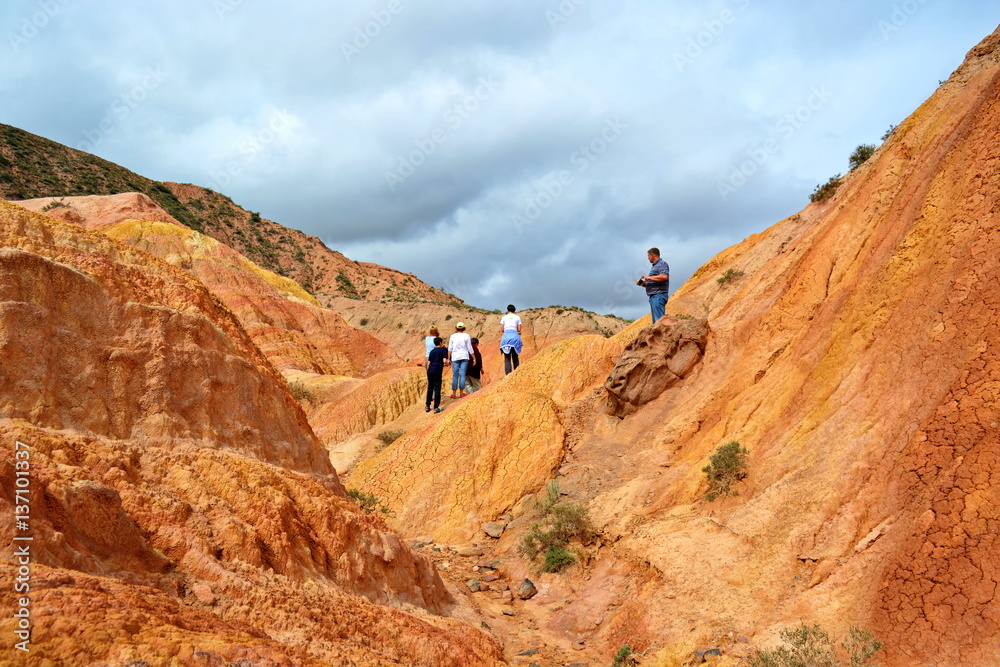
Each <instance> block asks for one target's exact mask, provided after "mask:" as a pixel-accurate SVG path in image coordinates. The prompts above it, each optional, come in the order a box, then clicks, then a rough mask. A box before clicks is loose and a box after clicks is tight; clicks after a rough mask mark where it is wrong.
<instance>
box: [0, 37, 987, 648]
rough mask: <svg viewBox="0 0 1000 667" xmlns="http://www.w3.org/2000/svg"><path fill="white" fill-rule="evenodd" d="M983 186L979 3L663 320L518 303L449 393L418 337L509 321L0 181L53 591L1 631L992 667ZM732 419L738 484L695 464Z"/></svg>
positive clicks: (49, 636)
mask: <svg viewBox="0 0 1000 667" xmlns="http://www.w3.org/2000/svg"><path fill="white" fill-rule="evenodd" d="M18 187H20V188H24V187H26V186H24V185H19V186H18ZM191 187H194V186H191ZM144 192H145V191H144ZM149 192H151V193H152V194H149V193H147V194H149V196H150V197H152V196H153V195H155V194H156V192H157V191H154V190H151V191H149ZM206 196H207V195H206ZM185 201H188V200H185ZM67 202H69V200H67ZM998 202H1000V31H998V32H997V33H994V34H993V35H991V36H990V37H988V38H987V39H985V40H984V41H983V42H982V43H981V44H980V45H979V46H977V47H976V48H975V49H973V50H972V51H971V52H970V53H969V55H968V57H967V59H966V61H965V63H964V64H962V66H961V67H959V69H958V70H956V72H955V73H954V74H953V75H952V76H951V77H950V78H949V80H948V81H947V82H945V83H944V84H942V85H941V86H940V87H939V89H938V90H937V91H936V92H935V94H934V95H933V96H932V97H931V98H930V99H929V100H928V101H927V102H926V103H925V104H924V105H922V106H921V107H920V108H919V109H918V110H917V111H916V112H915V113H914V114H913V115H912V116H910V117H909V118H908V119H906V120H905V121H904V122H903V123H902V124H901V125H900V126H899V127H897V128H896V129H895V131H894V132H893V133H892V135H891V136H890V137H889V138H888V139H887V141H886V142H885V144H884V145H883V146H882V147H881V148H879V149H878V150H877V151H876V152H875V154H874V155H873V156H872V157H871V158H870V159H869V160H868V161H867V162H865V163H864V164H863V165H861V166H860V167H858V168H856V169H855V170H854V171H852V172H851V173H850V174H848V175H847V176H846V177H845V178H843V179H842V180H841V182H840V183H839V187H838V188H837V189H836V191H835V192H834V193H833V194H832V195H831V196H829V197H827V198H826V199H824V200H822V201H817V202H814V203H812V204H810V205H809V206H807V207H806V208H805V209H804V210H803V211H801V212H800V213H799V214H797V215H794V216H792V217H790V218H788V219H786V220H782V221H780V222H779V223H777V224H776V225H774V226H773V227H771V228H770V229H768V230H766V231H764V232H762V233H760V234H758V235H756V236H753V237H750V238H749V239H747V240H746V241H744V242H743V243H741V244H739V245H737V246H734V247H732V248H730V249H728V250H725V251H724V252H722V253H720V254H719V255H718V256H717V257H715V258H714V259H713V260H712V261H710V262H709V263H708V264H706V265H705V266H704V267H702V269H701V270H700V271H699V272H698V273H697V274H696V275H695V276H694V277H693V278H692V279H691V280H690V281H688V283H686V284H685V285H684V286H683V287H682V288H681V289H680V290H679V291H678V292H677V293H676V295H674V296H673V297H672V298H671V301H670V303H669V304H668V308H667V313H668V315H669V316H668V317H666V318H663V319H662V320H660V321H659V322H658V323H656V324H655V325H653V326H650V322H649V320H648V319H646V318H644V319H643V320H640V321H638V322H636V323H634V324H632V325H631V326H629V327H627V328H624V329H623V328H622V327H621V325H615V326H614V327H611V323H603V322H601V321H598V320H595V322H594V323H587V322H586V321H585V320H587V319H594V318H587V316H586V315H579V314H576V313H575V312H573V313H571V314H570V315H566V313H565V310H566V309H563V310H564V313H556V312H546V313H540V312H539V313H526V314H525V315H526V318H525V319H526V320H527V321H528V322H531V326H532V330H531V333H530V335H531V336H533V337H534V338H535V339H536V340H541V341H543V342H542V343H540V344H538V345H537V347H536V348H535V349H534V350H533V351H532V354H531V355H526V357H528V358H527V359H526V361H525V362H524V364H523V365H522V366H521V368H520V369H518V370H517V371H516V372H515V373H514V374H512V375H510V376H507V377H503V376H502V375H501V374H500V373H499V372H498V365H499V362H500V360H499V359H497V358H496V357H493V358H492V359H491V360H490V363H491V364H492V368H493V370H494V376H493V377H492V378H491V379H492V380H493V381H492V382H490V383H488V384H487V386H486V387H485V388H484V390H483V391H482V392H480V393H477V394H474V395H472V396H469V397H466V398H463V399H460V400H457V401H454V402H452V401H450V400H448V399H446V410H445V412H444V414H441V415H434V414H430V415H428V414H426V413H424V411H423V408H422V406H421V405H420V402H421V398H422V392H423V383H422V377H421V376H422V370H421V369H420V368H418V367H416V365H415V363H414V361H415V360H416V361H419V356H420V344H421V340H422V337H423V334H424V331H423V329H425V328H427V327H428V326H429V325H430V324H432V323H434V324H437V325H438V326H439V328H441V329H442V333H448V332H449V330H450V326H451V325H453V321H457V319H459V318H461V319H462V320H463V321H465V322H466V323H467V324H468V325H469V327H470V330H471V331H472V332H473V335H475V334H477V333H480V332H482V333H483V336H482V337H483V338H487V340H489V338H488V337H489V336H490V335H491V334H490V328H491V326H492V325H493V323H494V322H493V320H494V318H496V317H498V316H497V314H495V313H486V312H479V311H476V312H473V311H471V310H470V309H468V308H464V307H460V305H461V304H459V305H454V304H448V303H447V302H439V304H444V305H436V306H433V308H434V310H428V311H427V312H419V313H418V315H414V323H413V324H408V321H403V320H402V319H400V316H399V315H398V313H397V312H396V311H398V310H399V309H400V308H401V307H402V306H400V305H399V304H398V303H380V304H367V303H364V302H363V301H359V300H352V301H351V302H350V303H348V302H347V300H345V299H338V298H337V297H336V295H333V294H331V293H321V292H320V291H319V290H313V291H312V292H309V291H306V290H305V289H303V288H302V287H300V285H301V283H293V282H291V281H286V280H285V279H282V278H281V277H280V276H279V275H277V274H276V273H271V272H269V271H268V270H266V269H265V268H263V267H262V266H261V263H260V262H256V261H251V260H252V259H253V258H252V257H250V258H249V259H248V257H249V254H248V253H246V252H243V253H242V254H240V253H241V252H242V250H243V248H235V249H231V248H230V247H229V244H228V243H225V240H222V242H220V240H219V239H218V238H216V239H215V240H213V239H210V238H208V237H206V236H203V235H201V234H199V233H197V232H196V231H194V230H192V229H190V228H187V229H186V228H184V227H182V226H177V225H175V224H173V222H172V221H171V220H167V219H163V218H162V217H159V214H155V215H154V213H156V212H155V211H153V210H152V209H151V208H150V207H149V206H148V203H147V202H143V201H141V200H131V201H126V202H118V203H117V204H115V205H116V206H117V205H120V207H124V208H128V207H129V206H131V207H134V209H135V214H136V217H142V218H147V220H146V221H136V220H132V219H131V215H132V214H131V213H125V217H121V216H118V217H116V215H117V214H114V211H112V210H111V207H105V208H102V207H98V208H97V209H95V210H94V211H92V212H90V213H87V214H86V215H85V214H84V213H86V211H84V208H83V207H77V210H78V218H74V217H73V216H69V217H67V220H69V222H59V221H55V220H53V219H51V218H46V217H43V216H42V215H39V214H36V213H31V212H28V211H26V210H25V209H23V208H20V207H17V206H13V205H9V204H0V233H2V235H3V238H2V241H3V243H2V245H3V246H4V249H3V250H2V251H0V253H2V255H0V273H2V275H3V279H2V280H0V290H2V292H0V318H2V320H0V333H2V338H0V364H2V366H0V369H2V372H3V377H4V382H3V383H2V385H0V432H2V433H3V437H2V440H3V441H4V442H6V443H8V445H10V446H5V447H4V448H3V449H2V451H3V454H2V455H0V458H2V460H3V461H4V463H2V464H0V478H2V484H0V489H2V494H0V498H2V499H3V503H4V504H6V505H7V506H8V507H7V508H6V510H4V511H3V513H2V516H3V517H4V519H3V521H0V530H4V531H7V533H6V534H7V535H15V534H17V533H16V531H17V528H16V526H15V524H14V518H13V517H14V504H15V503H16V502H17V500H16V497H15V494H14V492H13V489H14V488H15V480H16V472H17V468H16V464H17V460H16V458H15V450H14V448H13V446H12V444H11V443H13V442H14V441H16V440H19V441H22V442H25V443H27V444H28V446H29V451H30V470H31V485H32V486H31V491H32V493H33V494H35V495H33V496H30V499H31V503H32V504H31V515H30V526H31V531H32V536H33V537H34V538H35V539H34V541H33V542H32V549H33V551H32V553H33V561H32V563H33V564H32V571H31V586H32V588H31V613H32V614H33V615H34V618H36V619H38V622H37V624H36V625H35V626H34V627H35V633H34V635H33V637H32V652H31V653H30V654H29V655H27V656H23V655H20V654H18V655H16V656H14V650H15V649H13V648H12V646H11V644H10V643H8V644H5V645H3V646H2V647H0V652H2V653H0V656H2V657H3V660H4V661H9V660H13V659H14V658H15V657H16V658H17V659H20V660H22V661H27V664H39V665H41V664H106V665H113V664H128V663H129V662H132V661H147V662H148V663H149V664H183V665H189V664H190V665H197V664H231V663H237V664H239V662H240V661H245V662H247V663H249V664H279V665H280V664H286V665H308V664H358V665H366V664H371V665H391V664H422V665H451V664H453V665H466V664H468V665H476V664H499V663H502V662H503V661H506V662H508V663H513V664H530V663H531V662H534V663H536V664H539V665H543V664H544V665H550V664H551V665H566V664H573V663H578V664H579V663H588V664H610V662H611V661H612V656H613V655H614V654H615V652H616V651H617V650H618V649H619V648H621V647H622V646H623V645H626V644H627V645H628V646H629V647H630V648H631V649H633V650H634V651H636V652H637V653H638V654H640V657H641V664H642V665H644V666H646V665H657V666H660V667H679V666H680V665H684V664H695V663H698V662H701V661H708V662H711V663H713V664H716V665H738V664H744V660H745V659H746V658H747V657H749V656H750V655H752V653H753V651H754V650H755V649H758V648H766V647H770V646H775V645H777V643H778V642H779V632H780V631H781V630H783V629H788V628H794V627H797V626H798V625H800V624H801V623H808V624H812V623H819V624H820V625H821V626H822V627H823V628H824V629H826V630H827V631H828V632H830V634H831V635H833V636H834V637H836V638H838V639H839V638H841V637H844V636H845V635H846V634H847V632H848V629H849V628H850V627H851V626H857V627H860V628H864V629H867V630H869V631H871V632H872V633H874V634H875V635H876V636H877V637H879V638H880V639H881V640H882V641H883V642H884V643H885V646H884V648H883V649H882V650H881V651H880V652H879V654H878V655H877V658H878V659H879V660H880V661H881V662H882V663H883V664H885V665H889V666H892V667H903V666H908V665H916V664H921V665H923V664H935V665H939V666H941V665H945V666H951V665H956V666H957V665H991V664H997V658H996V656H998V655H1000V627H998V624H1000V611H998V610H1000V606H998V604H997V602H996V591H997V584H998V581H1000V573H998V572H997V560H998V558H1000V557H998V556H997V554H998V553H1000V549H998V547H1000V544H998V538H997V530H998V526H1000V509H998V508H1000V498H998V492H997V488H1000V487H998V485H997V484H995V483H994V481H995V478H996V477H997V476H998V475H1000V363H998V359H997V352H996V350H997V349H1000V333H998V328H997V318H998V313H1000V282H998V280H997V276H998V274H1000V204H998ZM203 203H204V202H203ZM70 205H71V206H75V204H72V203H71V202H70ZM45 206H46V204H42V205H41V207H42V208H44V207H45ZM58 208H60V207H56V209H58ZM124 208H123V209H122V210H123V211H124ZM140 209H142V211H144V212H140ZM54 211H55V209H52V208H50V209H49V210H48V211H45V212H46V213H49V214H51V213H53V212H54ZM79 211H84V212H83V213H79ZM100 211H104V213H100V215H101V216H103V218H102V220H103V221H102V222H100V223H94V224H91V223H90V222H88V220H89V219H90V216H92V217H93V219H95V220H96V219H97V218H98V217H100V216H98V215H97V213H99V212H100ZM174 219H175V220H176V218H174ZM254 224H256V223H254ZM81 225H82V226H96V227H99V229H100V231H96V230H88V229H84V228H83V227H82V226H81ZM189 227H190V226H189ZM122 241H124V243H123V242H122ZM143 250H145V251H148V252H143ZM237 251H240V252H237ZM154 255H156V256H155V257H154ZM265 263H266V262H265ZM340 296H341V297H343V296H344V295H343V294H341V295H340ZM359 296H362V295H360V294H359ZM320 302H321V303H322V304H324V305H325V306H326V307H327V308H330V307H332V308H333V310H334V311H337V312H340V313H343V314H344V317H345V318H346V320H347V322H346V323H345V322H344V321H343V320H341V319H339V316H337V315H336V313H335V312H332V311H329V310H326V309H324V308H322V307H321V305H320ZM400 303H401V302H400ZM503 305H505V304H499V306H500V307H502V306H503ZM570 310H572V309H570ZM416 311H417V309H416V308H414V312H416ZM448 315H452V317H451V318H450V319H449V318H448V317H447V316H448ZM476 317H478V318H479V319H476ZM558 317H563V318H564V319H563V322H567V323H569V324H566V325H564V324H562V323H561V322H559V321H558V320H557V319H556V318H558ZM581 317H582V318H583V319H580V318H581ZM574 318H576V319H574ZM362 320H366V321H365V322H362ZM350 324H355V325H356V326H357V327H358V328H360V329H361V330H362V331H354V330H353V329H352V330H351V331H349V330H348V329H350V326H349V325H350ZM400 325H402V326H400ZM343 327H347V328H343ZM352 331H353V333H352ZM550 331H551V332H553V333H552V334H551V335H550V334H549V332H550ZM369 334H374V335H375V336H377V337H379V338H381V340H382V343H379V342H378V341H376V340H375V339H374V338H373V337H372V336H370V335H369ZM577 334H580V335H577ZM493 335H495V334H493ZM386 346H388V347H386ZM390 348H391V349H390ZM387 350H388V351H387ZM393 350H394V352H393ZM394 355H395V356H394ZM407 363H408V364H409V365H407ZM286 380H288V381H291V384H288V383H287V382H286ZM293 391H294V392H295V393H294V396H293V393H292V392H293ZM445 393H446V395H447V391H446V392H445ZM296 398H297V399H298V400H296ZM376 434H379V435H381V436H384V437H383V438H381V439H377V438H376V437H375V436H376ZM728 443H738V444H736V445H730V447H735V448H736V450H737V451H741V450H745V451H746V459H745V467H742V468H739V467H738V468H737V471H736V473H737V474H735V475H734V476H733V478H732V479H731V483H730V486H729V488H728V492H727V490H726V489H724V488H718V487H713V486H710V485H709V481H708V478H707V477H708V476H707V474H706V472H704V470H703V469H704V468H706V467H709V463H710V461H711V460H712V457H713V454H715V453H717V451H719V448H720V447H722V446H723V445H727V444H728ZM324 447H325V449H324ZM342 479H343V482H342V481H341V480H342ZM342 484H343V485H342ZM345 486H346V487H348V488H352V489H358V490H360V491H362V492H364V493H367V494H371V495H372V496H373V497H374V502H375V506H376V512H375V514H372V515H369V514H364V513H361V512H360V511H359V510H358V508H357V506H356V505H354V504H352V503H350V502H349V500H348V499H347V496H346V494H345V492H344V487H345ZM36 498H37V501H36V500H35V499H36ZM380 505H383V506H384V508H385V510H387V513H385V514H383V513H382V512H379V511H377V507H378V506H380ZM554 519H561V520H562V521H563V523H562V525H569V526H570V528H572V530H569V531H567V532H568V533H570V534H569V535H567V536H566V537H567V544H566V550H565V551H562V552H561V553H560V552H558V551H552V550H551V549H549V550H543V551H544V553H545V556H546V558H548V559H550V560H549V563H550V565H559V566H563V567H562V569H561V571H558V572H543V571H542V569H541V567H540V564H541V562H542V561H541V559H540V558H539V557H535V558H529V556H530V550H529V551H528V552H527V553H526V552H525V551H524V550H523V549H522V548H521V547H522V546H524V545H525V538H526V537H528V538H529V540H528V542H529V546H530V542H531V538H532V536H533V538H534V540H535V542H536V543H537V542H538V540H539V539H542V538H544V533H545V532H546V531H547V530H548V528H550V527H551V526H552V525H553V521H554ZM574 519H576V520H574ZM584 519H589V523H590V527H588V526H587V525H586V524H587V521H585V520H584ZM10 544H11V546H10V547H9V548H8V549H7V551H5V552H4V560H3V564H2V565H0V579H2V581H0V586H3V587H5V589H6V590H13V586H14V582H15V577H16V576H17V572H18V571H17V567H16V564H15V561H14V559H13V542H11V543H10ZM550 569H556V568H555V567H552V568H550ZM526 578H527V579H530V580H531V582H532V585H530V586H529V585H527V584H526V583H524V580H525V579H526ZM14 604H15V602H14V601H13V599H12V597H11V596H9V595H8V596H3V597H0V630H2V631H3V633H4V634H5V635H6V636H8V637H12V636H13V629H14V627H15V625H14V622H13V621H14V617H13V616H12V614H13V607H14Z"/></svg>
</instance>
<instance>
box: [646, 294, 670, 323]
mask: <svg viewBox="0 0 1000 667" xmlns="http://www.w3.org/2000/svg"><path fill="white" fill-rule="evenodd" d="M666 308H667V293H666V292H663V293H661V294H650V295H649V310H650V312H651V313H652V314H653V324H656V320H658V319H660V318H661V317H663V311H664V310H666Z"/></svg>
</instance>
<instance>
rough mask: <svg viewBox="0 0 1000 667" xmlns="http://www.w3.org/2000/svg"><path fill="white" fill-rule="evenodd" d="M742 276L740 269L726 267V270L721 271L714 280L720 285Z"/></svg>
mask: <svg viewBox="0 0 1000 667" xmlns="http://www.w3.org/2000/svg"><path fill="white" fill-rule="evenodd" d="M742 276H743V272H742V271H737V270H736V269H726V272H725V273H723V274H722V275H721V276H720V277H719V278H718V279H717V280H716V281H715V282H717V283H719V284H720V285H725V284H726V283H731V282H733V281H734V280H736V279H737V278H740V277H742Z"/></svg>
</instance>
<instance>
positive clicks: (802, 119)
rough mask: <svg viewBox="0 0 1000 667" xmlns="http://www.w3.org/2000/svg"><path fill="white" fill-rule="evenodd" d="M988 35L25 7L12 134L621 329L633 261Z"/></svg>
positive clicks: (690, 11) (703, 20)
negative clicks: (194, 186)
mask: <svg viewBox="0 0 1000 667" xmlns="http://www.w3.org/2000/svg"><path fill="white" fill-rule="evenodd" d="M45 8H48V10H49V11H48V12H46V9H45ZM977 10H979V11H977ZM39 12H41V13H39ZM995 27H996V26H995V24H991V22H990V21H989V20H987V19H986V18H984V17H983V12H982V11H981V8H980V7H979V5H978V3H977V2H974V1H973V0H966V1H964V2H956V3H949V4H948V5H947V6H944V5H941V4H940V3H930V2H922V1H921V0H913V2H909V3H898V2H885V3H882V2H875V3H871V2H861V1H860V0H851V1H849V2H847V3H841V4H839V5H836V6H833V5H803V4H801V3H791V2H770V3H766V4H765V3H759V2H757V1H756V0H714V1H712V2H709V3H703V4H689V3H688V4H682V3H679V2H666V3H663V2H652V1H648V2H631V3H622V4H614V5H612V4H610V3H599V2H595V1H594V0H542V1H539V0H511V1H507V2H502V3H501V2H477V3H469V2H459V1H458V0H444V1H441V2H434V3H428V2H410V1H407V0H380V1H378V2H360V3H357V2H333V3H331V2H313V1H309V2H302V3H297V4H295V5H291V6H288V5H285V6H279V5H277V4H270V3H268V4H265V3H261V2H251V1H250V0H211V1H209V0H180V1H176V2H170V3H167V2H149V3H143V4H137V3H127V2H124V1H123V0H116V1H109V2H105V3H102V4H101V5H100V9H96V8H95V7H94V6H93V5H90V4H86V3H78V2H72V1H70V0H30V1H26V0H14V1H11V2H7V3H5V4H4V5H3V6H2V8H0V36H2V39H3V42H2V44H0V48H2V49H4V57H3V58H0V121H2V122H6V123H10V124H13V125H16V126H19V127H22V128H24V129H26V130H28V131H31V132H35V133H37V134H41V135H43V136H46V137H49V138H51V139H54V140H57V141H60V142H62V143H66V144H68V145H71V146H76V147H81V148H84V149H85V150H89V151H91V152H94V153H96V154H98V155H100V156H102V157H105V158H107V159H110V160H112V161H114V162H117V163H119V164H122V165H124V166H126V167H128V168H130V169H132V170H134V171H137V172H139V173H141V174H144V175H146V176H149V177H152V178H157V179H161V180H172V181H182V182H184V181H186V182H194V183H198V184H200V185H204V186H207V187H210V188H212V189H215V190H219V191H221V192H224V193H225V194H228V195H230V196H231V197H233V199H234V200H235V201H236V202H238V203H240V204H242V205H243V206H245V207H247V208H249V209H251V210H255V211H259V212H260V213H261V214H262V215H264V216H266V217H268V218H271V219H274V220H277V221H278V222H281V223H283V224H286V225H289V226H292V227H296V228H299V229H303V230H304V231H307V232H309V233H312V234H315V235H317V236H319V237H320V238H322V239H324V241H326V242H327V243H328V244H329V245H331V246H332V247H335V248H337V249H338V250H341V251H344V252H345V253H346V254H347V255H348V256H350V257H352V258H354V259H358V260H366V261H376V262H379V263H382V264H386V265H388V266H392V267H394V268H398V269H401V270H404V271H411V272H414V273H416V274H417V275H418V276H419V277H420V278H422V279H423V280H425V281H427V282H429V283H431V284H434V285H436V286H440V287H445V288H446V289H448V290H449V291H452V292H454V293H456V294H458V295H459V296H460V297H462V298H464V299H466V300H467V301H469V302H470V303H473V304H476V305H483V306H486V307H502V306H503V305H506V303H508V302H511V301H513V302H515V303H517V304H518V305H519V306H521V307H531V306H540V305H549V304H555V303H560V304H564V305H581V306H584V307H587V308H591V309H594V310H598V311H600V312H608V311H612V312H616V313H619V314H622V315H627V316H630V317H633V316H639V315H642V314H643V313H644V312H645V308H646V304H645V300H644V298H643V297H642V291H641V290H639V289H638V288H635V286H634V285H633V284H632V283H634V278H635V276H637V275H639V274H640V273H642V272H643V271H644V270H645V269H646V261H645V250H646V249H647V248H648V247H650V246H654V245H655V246H659V247H661V248H662V249H663V250H664V256H665V257H666V259H667V260H668V261H669V262H670V264H671V269H672V280H671V284H672V287H673V288H675V289H676V288H677V287H678V286H680V284H681V283H682V282H683V280H684V279H685V278H686V277H687V276H689V275H691V274H692V273H693V272H694V271H695V270H696V269H697V268H698V266H699V265H701V264H702V263H703V262H705V261H707V260H708V259H709V258H710V257H711V256H712V255H714V254H715V253H717V252H719V251H720V250H722V249H723V248H725V247H727V246H729V245H731V244H733V243H737V242H739V241H740V240H742V239H743V238H745V237H746V236H748V235H750V234H752V233H755V232H759V231H761V230H763V229H765V228H767V227H768V226H770V225H771V224H773V223H774V222H776V221H777V220H779V219H781V218H783V217H785V216H787V215H790V214H792V213H794V212H796V210H798V209H799V208H801V207H802V206H803V205H805V204H806V203H807V201H808V194H809V192H811V190H812V188H813V187H814V186H815V185H816V184H817V183H820V182H823V181H825V180H826V179H827V178H828V177H829V176H831V175H833V174H834V173H837V172H843V171H846V168H847V165H846V158H847V155H849V154H850V152H851V150H852V149H853V147H854V146H856V145H857V144H859V143H872V142H875V143H877V141H878V139H879V137H880V136H881V135H882V133H883V132H884V131H885V129H886V128H887V127H888V125H889V124H898V123H899V122H900V121H901V120H902V119H903V118H904V117H905V116H906V115H908V114H909V113H910V112H912V110H913V109H915V108H916V107H917V106H918V105H919V104H920V103H921V102H922V101H923V100H924V99H925V98H926V97H927V96H928V95H929V94H931V93H932V92H933V90H934V87H935V86H936V85H937V81H938V80H939V79H943V78H946V77H947V76H948V74H949V73H950V72H951V71H952V70H953V69H954V68H955V67H957V66H958V64H959V63H960V62H961V59H962V57H963V56H964V54H965V52H966V51H968V50H969V49H970V48H971V47H972V46H973V45H974V44H975V43H976V42H978V41H979V40H980V39H981V38H982V37H984V36H985V35H986V34H988V33H989V32H991V31H992V30H993V29H995ZM928 43H933V44H934V45H935V46H934V48H933V49H928V48H927V47H926V44H928ZM498 304H499V305H498Z"/></svg>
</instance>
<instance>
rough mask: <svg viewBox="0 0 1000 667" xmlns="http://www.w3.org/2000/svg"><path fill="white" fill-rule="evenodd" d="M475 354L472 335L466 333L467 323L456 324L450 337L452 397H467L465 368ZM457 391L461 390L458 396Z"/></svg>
mask: <svg viewBox="0 0 1000 667" xmlns="http://www.w3.org/2000/svg"><path fill="white" fill-rule="evenodd" d="M473 354H474V352H473V349H472V336H470V335H469V334H467V333H465V324H463V323H462V322H459V323H458V324H456V325H455V333H453V334H452V335H451V336H450V337H449V338H448V361H449V362H451V397H452V398H464V397H465V370H466V369H467V368H468V367H469V359H471V358H472V355H473ZM456 391H461V394H459V395H458V396H456V395H455V392H456Z"/></svg>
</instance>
